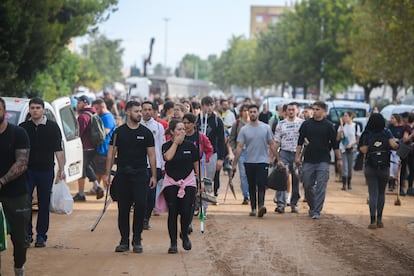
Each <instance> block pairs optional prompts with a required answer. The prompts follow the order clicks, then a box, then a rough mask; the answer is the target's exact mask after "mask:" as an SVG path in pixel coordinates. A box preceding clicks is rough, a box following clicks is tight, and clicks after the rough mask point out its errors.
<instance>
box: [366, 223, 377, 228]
mask: <svg viewBox="0 0 414 276" xmlns="http://www.w3.org/2000/svg"><path fill="white" fill-rule="evenodd" d="M368 229H377V224H376V223H375V222H373V223H371V224H370V225H368Z"/></svg>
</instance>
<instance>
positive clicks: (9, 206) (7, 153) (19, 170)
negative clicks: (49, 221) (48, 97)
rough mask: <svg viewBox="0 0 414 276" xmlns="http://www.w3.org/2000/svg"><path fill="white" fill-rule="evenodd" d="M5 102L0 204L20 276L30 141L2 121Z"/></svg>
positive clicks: (0, 111) (26, 217)
mask: <svg viewBox="0 0 414 276" xmlns="http://www.w3.org/2000/svg"><path fill="white" fill-rule="evenodd" d="M5 116H6V102H5V101H4V99H3V98H0V156H1V158H0V202H1V204H2V205H3V211H4V215H5V216H6V219H7V221H8V222H9V225H10V231H11V232H10V235H11V241H12V243H13V258H14V272H15V274H16V276H22V275H24V264H25V262H26V250H27V248H26V235H27V224H28V222H29V218H30V215H31V205H30V198H29V190H28V185H27V180H26V170H27V166H28V163H29V151H30V142H29V137H28V135H27V133H26V131H25V130H24V129H23V128H22V127H18V126H15V125H12V124H9V123H8V122H7V121H6V120H5Z"/></svg>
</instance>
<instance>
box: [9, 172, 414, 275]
mask: <svg viewBox="0 0 414 276" xmlns="http://www.w3.org/2000/svg"><path fill="white" fill-rule="evenodd" d="M227 180H228V178H227V176H225V175H224V174H223V175H222V188H221V189H220V191H219V202H220V204H219V205H218V206H209V208H208V215H207V219H206V222H205V228H206V231H205V233H204V234H201V233H200V223H199V220H198V218H195V219H194V233H192V235H191V236H190V239H191V241H192V244H193V249H192V250H191V251H184V250H183V249H182V247H181V243H180V242H179V253H178V254H175V255H170V254H167V250H168V247H169V238H168V232H167V221H166V218H167V216H166V214H163V215H161V216H156V217H153V218H152V219H151V230H149V231H144V233H143V246H144V253H143V254H135V253H132V251H131V252H128V253H115V252H114V248H115V246H116V245H117V244H118V242H119V239H120V237H119V233H118V228H117V210H116V204H111V205H110V207H109V209H108V211H107V212H106V214H105V216H104V217H103V220H102V221H101V223H100V224H99V226H98V227H97V229H96V230H95V231H94V232H91V231H90V228H91V226H92V225H93V223H94V222H95V220H96V217H97V216H98V214H99V212H100V210H101V209H102V207H103V200H96V199H95V198H94V197H92V196H89V197H87V202H86V203H75V205H74V212H73V213H72V214H71V215H58V214H52V215H51V224H50V230H49V239H48V241H47V247H46V248H34V247H31V248H30V249H29V250H28V253H27V263H26V265H25V267H26V275H414V197H408V196H407V197H401V202H402V205H401V206H395V205H394V201H395V199H396V195H395V194H387V197H386V206H385V210H384V218H383V221H384V225H385V228H383V229H376V230H369V229H367V226H368V223H369V212H368V205H367V187H366V185H365V182H364V179H363V175H362V173H360V172H358V173H356V175H355V176H354V180H353V182H354V183H353V189H352V190H350V191H341V190H340V185H341V184H340V183H338V182H335V181H334V180H335V179H334V177H333V173H331V179H330V181H329V184H328V193H327V197H326V201H325V206H324V209H323V211H322V215H321V218H320V219H319V220H312V219H310V218H309V217H308V215H307V211H308V207H307V205H306V203H303V202H302V201H301V202H300V205H299V214H293V213H290V209H287V212H286V213H285V214H278V213H275V212H274V208H275V204H274V203H273V196H274V192H273V191H271V190H268V191H267V193H266V203H265V205H266V207H267V210H268V212H267V214H266V215H265V216H264V218H262V219H259V218H257V217H249V216H248V212H249V209H250V207H249V206H246V205H241V201H242V196H241V193H240V188H239V180H238V178H237V177H236V178H235V180H234V181H233V182H234V184H235V186H236V192H237V200H235V199H234V198H233V197H232V195H231V194H230V193H229V194H228V195H227V199H226V202H224V195H225V190H226V189H225V188H226V184H227ZM70 187H71V190H72V192H75V190H76V183H70ZM87 188H89V187H87ZM9 245H10V247H9V249H7V251H5V252H3V253H2V275H13V268H12V267H13V261H12V248H11V247H12V246H11V243H10V241H9Z"/></svg>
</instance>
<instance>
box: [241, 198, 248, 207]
mask: <svg viewBox="0 0 414 276" xmlns="http://www.w3.org/2000/svg"><path fill="white" fill-rule="evenodd" d="M248 204H249V199H248V198H247V197H245V198H244V199H243V202H242V205H248Z"/></svg>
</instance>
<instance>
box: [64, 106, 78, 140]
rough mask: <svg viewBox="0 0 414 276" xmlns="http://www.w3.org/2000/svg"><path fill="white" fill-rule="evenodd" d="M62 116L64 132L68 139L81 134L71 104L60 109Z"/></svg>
mask: <svg viewBox="0 0 414 276" xmlns="http://www.w3.org/2000/svg"><path fill="white" fill-rule="evenodd" d="M60 117H61V118H62V126H63V132H64V133H65V137H66V140H67V141H70V140H73V139H75V138H76V137H77V136H78V135H79V129H78V122H77V121H76V118H75V115H74V114H73V111H72V109H71V107H70V106H66V107H64V108H62V109H61V110H60Z"/></svg>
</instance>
